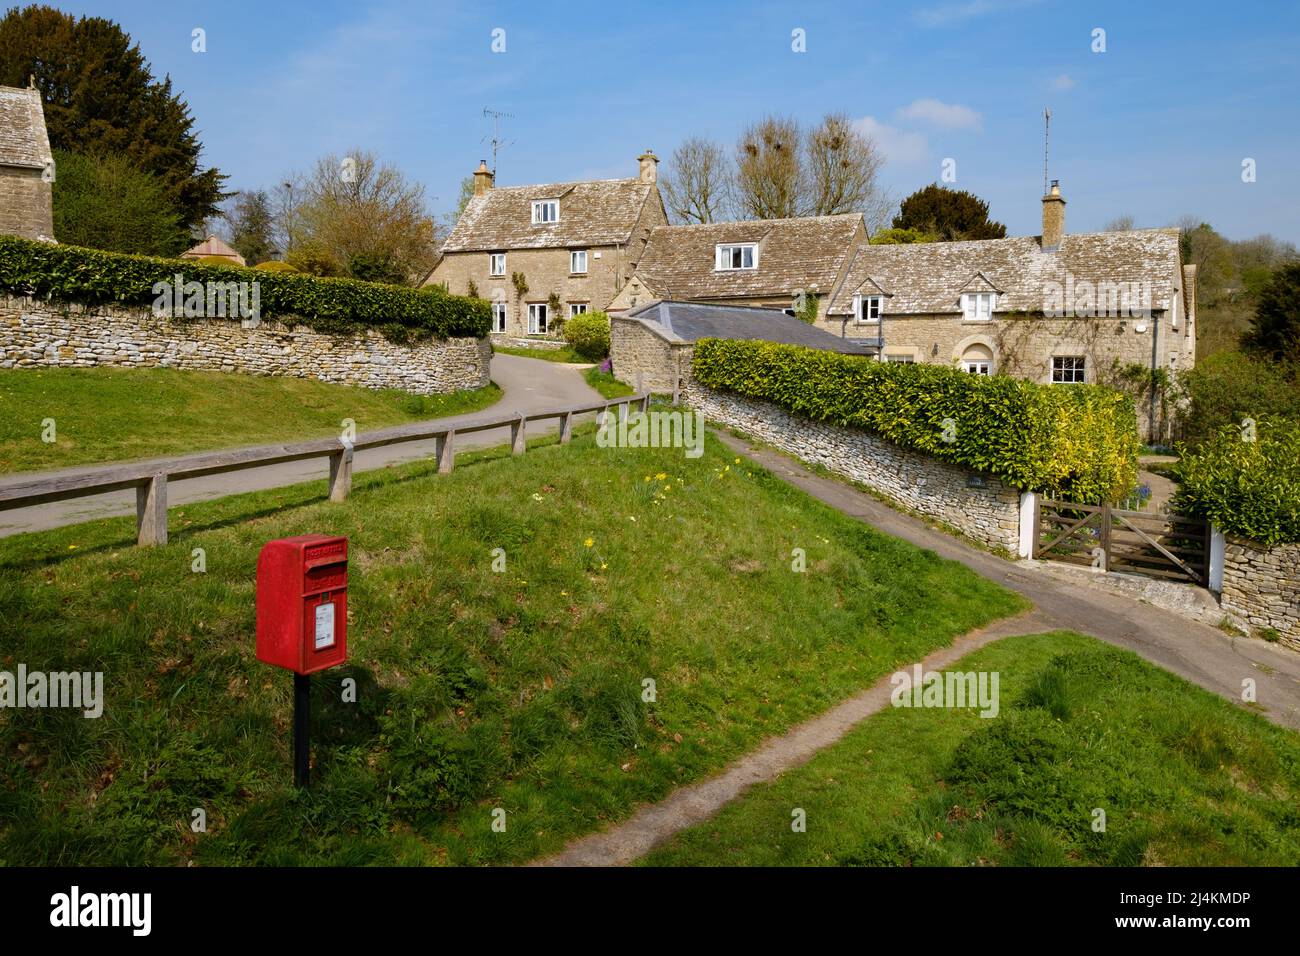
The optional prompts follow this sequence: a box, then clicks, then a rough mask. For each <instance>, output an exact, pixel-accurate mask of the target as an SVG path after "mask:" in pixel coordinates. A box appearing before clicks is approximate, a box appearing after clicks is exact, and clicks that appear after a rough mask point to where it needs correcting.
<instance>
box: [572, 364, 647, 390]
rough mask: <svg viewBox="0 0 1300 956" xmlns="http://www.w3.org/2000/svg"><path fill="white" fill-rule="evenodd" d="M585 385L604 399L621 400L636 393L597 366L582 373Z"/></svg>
mask: <svg viewBox="0 0 1300 956" xmlns="http://www.w3.org/2000/svg"><path fill="white" fill-rule="evenodd" d="M583 378H585V379H586V380H587V384H588V385H590V386H591V387H592V388H594V389H595V390H596V391H598V392H600V394H601V395H604V396H605V397H606V398H622V397H623V396H624V395H631V394H632V393H633V392H635V391H636V389H634V388H633V387H632V386H631V385H628V384H626V383H624V382H620V381H619V380H618V379H616V378H615V377H614V376H613V375H611V374H610V373H609V372H602V371H601V370H600V366H599V365H593V366H592V367H591V368H589V369H587V371H586V372H584V373H583Z"/></svg>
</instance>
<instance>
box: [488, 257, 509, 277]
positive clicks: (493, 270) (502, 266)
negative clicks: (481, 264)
mask: <svg viewBox="0 0 1300 956" xmlns="http://www.w3.org/2000/svg"><path fill="white" fill-rule="evenodd" d="M505 274H506V254H505V253H504V252H493V253H491V254H490V255H489V256H488V275H490V276H503V275H505Z"/></svg>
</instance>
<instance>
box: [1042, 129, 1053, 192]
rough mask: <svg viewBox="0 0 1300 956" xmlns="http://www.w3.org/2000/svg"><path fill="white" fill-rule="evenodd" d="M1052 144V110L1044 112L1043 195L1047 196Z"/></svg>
mask: <svg viewBox="0 0 1300 956" xmlns="http://www.w3.org/2000/svg"><path fill="white" fill-rule="evenodd" d="M1051 143H1052V110H1051V108H1050V107H1048V108H1047V109H1044V110H1043V195H1044V196H1046V195H1047V159H1048V156H1049V155H1050V149H1051Z"/></svg>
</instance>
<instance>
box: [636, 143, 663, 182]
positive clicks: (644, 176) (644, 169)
mask: <svg viewBox="0 0 1300 956" xmlns="http://www.w3.org/2000/svg"><path fill="white" fill-rule="evenodd" d="M637 162H639V163H640V164H641V182H643V183H653V182H655V181H656V180H657V179H658V178H659V157H658V156H656V155H655V154H654V151H653V150H649V149H647V150H646V151H645V152H644V153H642V154H641V155H640V156H638V157H637Z"/></svg>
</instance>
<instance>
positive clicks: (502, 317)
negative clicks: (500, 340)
mask: <svg viewBox="0 0 1300 956" xmlns="http://www.w3.org/2000/svg"><path fill="white" fill-rule="evenodd" d="M507 314H508V313H507V312H506V304H505V303H504V302H493V303H492V331H493V332H504V331H505V330H506V315H507Z"/></svg>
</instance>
